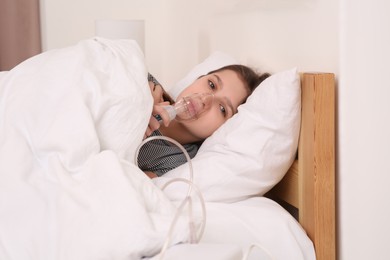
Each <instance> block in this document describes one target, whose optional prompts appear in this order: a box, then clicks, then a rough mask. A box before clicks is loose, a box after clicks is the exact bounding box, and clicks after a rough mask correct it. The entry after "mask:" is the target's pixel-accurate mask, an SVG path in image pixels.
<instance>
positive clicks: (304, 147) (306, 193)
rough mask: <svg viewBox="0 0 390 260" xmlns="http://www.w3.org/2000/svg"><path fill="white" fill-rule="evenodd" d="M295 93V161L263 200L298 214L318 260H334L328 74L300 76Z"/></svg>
mask: <svg viewBox="0 0 390 260" xmlns="http://www.w3.org/2000/svg"><path fill="white" fill-rule="evenodd" d="M301 88H302V114H301V131H300V136H299V145H298V156H297V160H296V161H295V162H294V163H293V165H292V166H291V168H290V170H289V171H288V173H287V174H286V175H285V177H284V178H283V179H282V181H281V182H280V183H279V184H278V185H276V186H275V187H274V188H273V189H272V190H271V191H270V193H269V196H270V197H271V198H274V199H276V200H278V201H279V202H282V205H288V207H290V209H291V208H293V209H296V210H297V211H298V216H297V218H298V220H299V223H300V224H301V225H302V227H303V228H304V229H305V230H306V232H307V234H308V236H309V237H310V239H311V240H312V241H313V243H314V247H315V251H316V256H317V259H318V260H330V259H336V214H335V78H334V74H332V73H302V74H301ZM291 206H292V207H291Z"/></svg>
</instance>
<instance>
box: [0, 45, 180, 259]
mask: <svg viewBox="0 0 390 260" xmlns="http://www.w3.org/2000/svg"><path fill="white" fill-rule="evenodd" d="M151 110H152V97H151V94H150V90H149V87H148V83H147V70H146V66H145V62H144V59H143V54H142V52H141V51H140V49H139V47H138V45H137V44H136V43H135V41H126V40H123V41H109V40H105V39H100V38H95V39H90V40H85V41H82V42H80V43H79V44H77V45H75V46H71V47H68V48H64V49H58V50H52V51H48V52H45V53H43V54H40V55H38V56H35V57H33V58H31V59H29V60H27V61H25V62H23V63H21V64H20V65H18V66H17V67H15V68H14V69H12V70H11V71H8V72H2V73H1V77H0V259H84V260H85V259H140V258H141V257H143V256H153V255H155V254H156V253H158V252H159V251H160V250H161V248H162V246H163V243H164V242H165V239H166V234H167V233H168V230H169V227H170V225H171V221H172V219H173V217H174V214H175V212H176V207H175V206H174V205H173V204H172V203H171V202H170V201H169V200H168V199H167V198H166V196H165V195H164V194H163V193H162V192H161V190H160V189H158V188H156V187H155V186H154V185H153V184H152V182H151V181H150V180H149V179H148V178H147V177H146V176H145V174H144V173H143V172H142V171H140V170H139V168H138V167H137V166H136V165H135V164H134V154H135V151H136V148H137V147H138V145H139V143H140V142H141V141H142V138H143V134H144V132H145V129H146V126H147V124H148V121H149V117H150V113H151ZM186 230H187V228H184V227H183V228H181V224H180V221H179V223H178V225H177V227H176V229H175V232H174V234H173V235H172V243H178V242H183V241H186V239H187V237H188V232H187V231H186Z"/></svg>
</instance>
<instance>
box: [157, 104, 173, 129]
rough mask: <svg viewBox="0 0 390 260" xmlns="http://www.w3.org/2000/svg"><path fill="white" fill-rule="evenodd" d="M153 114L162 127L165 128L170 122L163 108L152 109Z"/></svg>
mask: <svg viewBox="0 0 390 260" xmlns="http://www.w3.org/2000/svg"><path fill="white" fill-rule="evenodd" d="M153 114H154V115H155V118H156V120H157V121H158V122H160V123H162V124H164V126H166V127H167V126H168V125H169V123H170V122H171V118H170V117H169V114H168V112H167V111H166V110H165V109H164V107H163V106H155V108H154V109H153ZM156 115H158V116H156Z"/></svg>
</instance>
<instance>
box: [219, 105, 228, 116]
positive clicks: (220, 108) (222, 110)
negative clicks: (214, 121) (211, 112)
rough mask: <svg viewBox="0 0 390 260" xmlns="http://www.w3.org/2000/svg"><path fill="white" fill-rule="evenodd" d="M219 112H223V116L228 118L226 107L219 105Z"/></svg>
mask: <svg viewBox="0 0 390 260" xmlns="http://www.w3.org/2000/svg"><path fill="white" fill-rule="evenodd" d="M219 110H221V113H222V114H223V116H226V109H225V107H224V106H222V105H219Z"/></svg>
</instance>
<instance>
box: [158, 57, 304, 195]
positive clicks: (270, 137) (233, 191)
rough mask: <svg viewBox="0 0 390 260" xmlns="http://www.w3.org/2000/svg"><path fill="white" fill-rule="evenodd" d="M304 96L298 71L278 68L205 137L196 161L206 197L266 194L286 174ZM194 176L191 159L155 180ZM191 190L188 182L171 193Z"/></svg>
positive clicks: (169, 191)
mask: <svg viewBox="0 0 390 260" xmlns="http://www.w3.org/2000/svg"><path fill="white" fill-rule="evenodd" d="M209 59H210V58H209ZM208 61H210V60H208ZM209 64H210V62H208V63H207V64H206V66H205V67H207V71H209V70H211V69H216V67H214V68H210V66H209ZM203 65H204V64H203V63H201V64H199V65H198V66H197V67H199V68H200V67H202V66H203ZM219 65H220V64H219ZM218 67H220V66H218ZM190 74H193V73H192V72H190ZM198 76H200V75H198ZM187 77H188V75H187ZM191 77H194V75H191ZM195 78H196V77H195ZM300 101H301V90H300V78H299V75H298V73H297V70H296V69H295V68H294V69H290V70H287V71H283V72H279V73H276V74H274V75H272V76H270V77H269V78H267V79H266V80H265V81H263V82H262V83H261V84H260V86H258V88H257V89H256V90H255V91H254V92H253V93H252V95H251V96H250V97H249V98H248V100H247V102H246V103H245V104H243V105H241V106H239V108H238V113H237V114H236V115H234V116H233V117H232V118H231V119H229V120H228V121H227V122H226V123H225V124H224V125H222V126H221V127H220V128H219V129H218V130H217V131H216V132H214V134H213V135H212V136H210V137H209V138H207V139H206V140H205V142H204V143H203V145H202V146H201V147H200V149H199V152H198V154H197V155H196V156H195V157H194V158H193V159H192V165H193V169H194V183H195V184H196V185H197V186H198V188H199V189H200V190H201V192H202V194H203V196H204V199H205V200H206V201H223V202H233V201H238V200H242V199H245V198H248V197H251V196H255V195H263V194H264V193H266V192H267V191H268V190H270V189H271V188H272V187H273V186H274V185H275V184H277V183H278V182H279V181H280V180H281V179H282V177H283V176H284V174H285V173H286V171H287V170H288V168H289V167H290V166H291V164H292V162H293V160H294V158H295V155H296V150H297V146H298V136H299V129H300V108H301V102H300ZM189 176H190V175H189V167H188V164H184V165H182V166H180V167H178V168H176V169H174V170H172V171H170V172H168V173H166V174H165V175H163V176H162V177H159V178H155V179H154V180H153V181H154V182H155V184H156V185H157V186H159V187H162V186H163V185H164V183H166V182H167V181H170V180H172V179H174V178H178V177H180V178H187V179H188V178H189ZM186 189H187V186H186V185H185V184H176V185H175V186H174V187H172V188H168V189H166V193H167V195H168V196H169V197H170V198H171V199H174V200H175V199H177V200H179V199H182V198H183V197H184V195H185V194H186V192H185V191H186Z"/></svg>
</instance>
